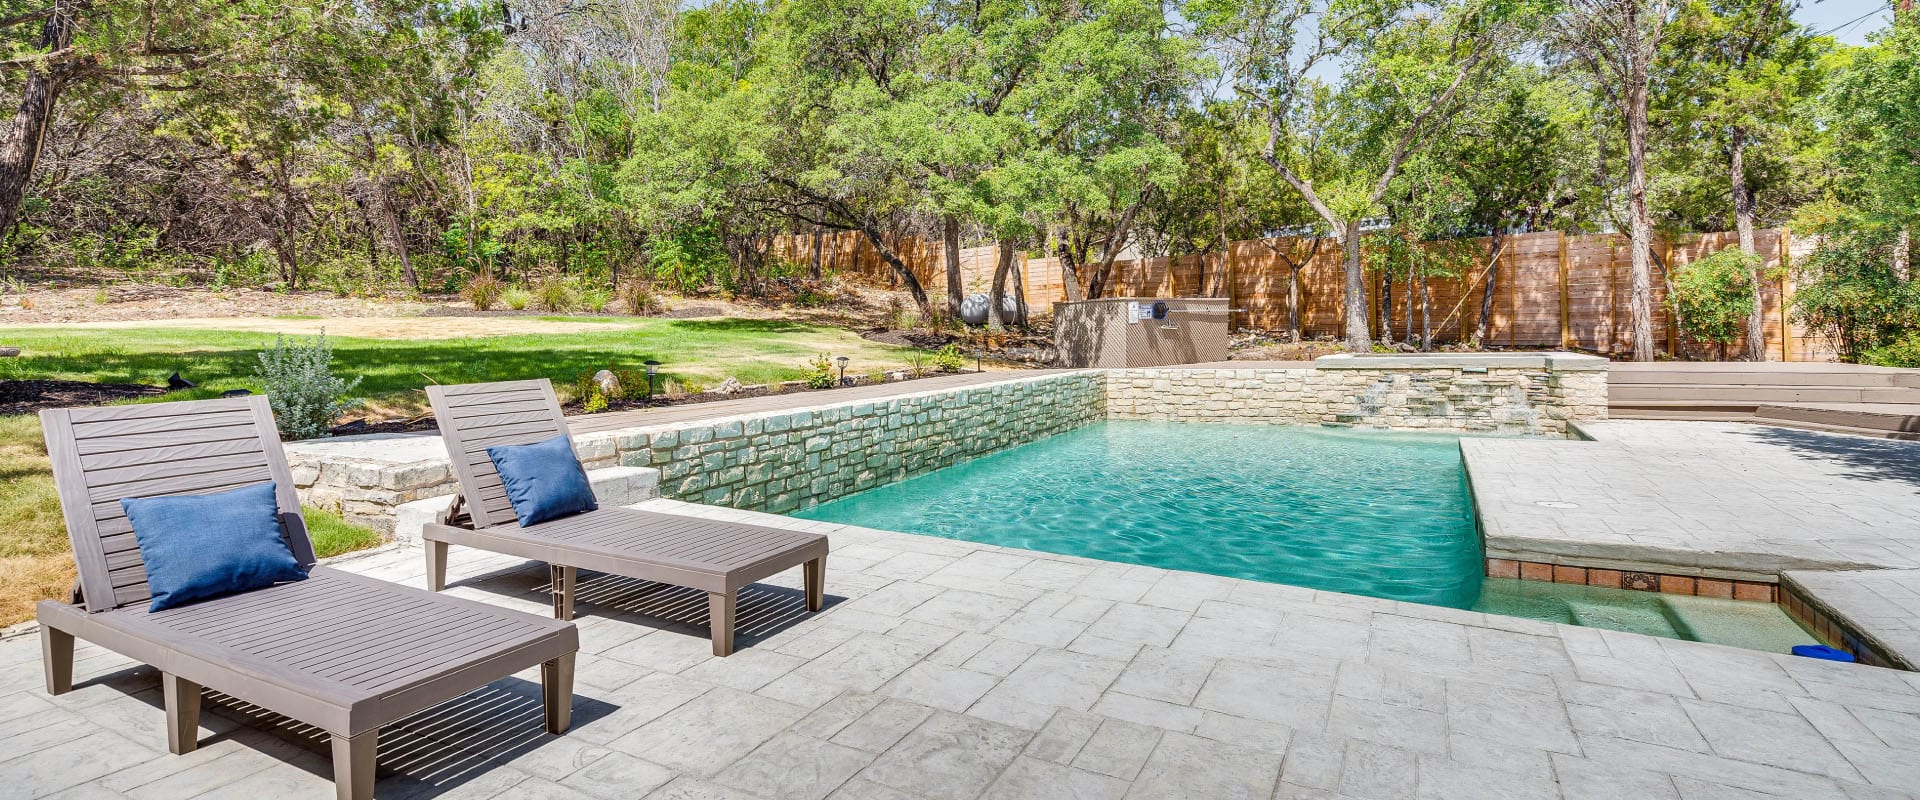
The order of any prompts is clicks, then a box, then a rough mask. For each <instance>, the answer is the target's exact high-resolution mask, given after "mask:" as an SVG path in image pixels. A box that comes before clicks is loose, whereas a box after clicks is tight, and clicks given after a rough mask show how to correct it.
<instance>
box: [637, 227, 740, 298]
mask: <svg viewBox="0 0 1920 800" xmlns="http://www.w3.org/2000/svg"><path fill="white" fill-rule="evenodd" d="M648 264H649V267H650V268H651V269H652V271H653V277H654V279H655V280H657V281H660V282H663V283H666V284H668V285H670V286H673V287H674V288H675V289H678V290H679V291H681V292H695V291H699V290H701V289H705V288H707V287H710V286H713V287H718V286H725V285H727V284H728V282H729V273H728V270H727V255H726V249H725V245H724V244H723V243H722V242H721V241H720V236H719V235H718V234H717V233H716V232H715V230H714V229H713V227H711V226H695V227H686V228H679V229H676V230H674V231H672V232H670V233H668V234H667V235H666V236H662V237H659V238H657V239H655V240H654V242H653V249H652V252H651V258H650V259H649V261H648Z"/></svg>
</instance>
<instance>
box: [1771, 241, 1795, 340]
mask: <svg viewBox="0 0 1920 800" xmlns="http://www.w3.org/2000/svg"><path fill="white" fill-rule="evenodd" d="M1775 243H1776V244H1778V245H1779V246H1780V360H1781V361H1792V360H1793V323H1791V322H1788V321H1787V300H1788V299H1789V298H1791V297H1792V296H1793V272H1792V258H1793V231H1792V230H1791V229H1788V228H1781V229H1780V236H1779V237H1778V238H1777V241H1776V242H1775Z"/></svg>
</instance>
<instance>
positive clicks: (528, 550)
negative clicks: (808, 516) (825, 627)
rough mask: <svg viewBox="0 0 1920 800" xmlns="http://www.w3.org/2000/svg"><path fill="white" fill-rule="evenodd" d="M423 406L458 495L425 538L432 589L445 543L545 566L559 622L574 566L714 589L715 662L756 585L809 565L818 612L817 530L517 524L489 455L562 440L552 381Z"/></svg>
mask: <svg viewBox="0 0 1920 800" xmlns="http://www.w3.org/2000/svg"><path fill="white" fill-rule="evenodd" d="M427 399H428V400H429V401H430V402H432V403H433V415H434V418H435V420H436V421H437V422H438V423H439V425H440V435H441V436H442V437H443V438H445V440H446V443H447V454H448V455H449V456H450V457H452V459H453V469H454V473H455V474H457V475H459V476H460V492H461V493H460V495H458V496H457V497H456V498H455V503H454V506H453V507H452V508H450V509H448V512H447V514H446V516H444V517H443V518H442V521H441V523H439V524H428V525H426V526H425V527H424V528H423V529H422V531H421V538H423V539H424V540H425V541H426V550H427V585H428V588H432V589H439V588H441V587H443V586H444V585H445V583H446V577H445V576H446V569H447V545H450V544H457V545H461V546H464V547H475V548H479V549H481V550H488V551H492V552H496V553H506V554H508V555H513V556H519V557H521V558H528V559H533V560H536V561H545V562H547V563H548V565H549V566H550V569H551V572H552V578H553V611H554V616H555V617H557V618H559V619H572V618H573V595H574V584H575V582H576V575H577V572H576V571H577V570H578V569H589V570H594V571H598V572H605V573H611V574H614V575H622V576H626V577H629V578H639V579H641V580H649V581H657V582H660V583H666V584H671V585H674V586H686V587H691V588H694V589H698V590H700V591H704V592H706V593H707V610H708V617H709V620H710V624H711V626H712V635H713V654H714V655H716V656H725V655H728V654H730V653H732V652H733V619H734V607H735V600H736V598H737V597H738V593H739V591H740V589H741V587H744V586H746V585H748V584H750V583H753V582H754V581H757V580H760V579H762V578H765V577H767V576H769V575H773V574H775V573H778V572H782V571H785V570H787V569H790V568H792V567H796V566H798V567H803V570H802V571H803V573H804V581H805V584H806V595H807V610H809V611H819V610H820V606H821V601H822V599H823V595H822V592H823V591H824V588H825V582H826V569H827V537H825V536H821V535H819V534H812V533H801V532H798V531H789V530H781V529H778V528H766V527H761V526H758V525H745V524H741V523H735V522H720V521H716V520H709V519H699V518H695V517H688V516H682V515H677V514H661V513H656V512H650V511H638V510H635V509H631V508H622V507H614V506H609V507H603V508H601V509H599V510H597V511H587V512H583V513H580V514H576V515H573V516H570V517H563V518H561V519H556V520H551V521H548V522H542V523H539V524H536V525H533V526H531V527H525V528H523V527H521V526H520V524H519V521H518V518H517V517H515V516H514V513H513V505H512V504H511V503H509V502H508V501H507V494H506V489H505V487H503V486H502V485H501V483H500V477H499V475H498V474H496V473H495V471H494V467H493V460H492V459H491V458H490V457H488V455H487V448H488V447H492V446H495V445H515V444H526V443H531V442H538V441H544V440H547V439H551V438H553V437H554V436H558V435H560V434H564V433H567V423H566V420H565V419H564V418H563V417H562V416H561V414H560V402H559V400H558V399H556V398H555V397H554V394H553V384H551V383H548V382H547V381H546V380H545V379H541V380H537V381H507V382H500V383H473V384H465V385H461V386H429V387H427ZM463 504H464V509H465V515H464V516H465V519H463V518H462V508H463Z"/></svg>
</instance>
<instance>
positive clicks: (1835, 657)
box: [1793, 644, 1853, 662]
mask: <svg viewBox="0 0 1920 800" xmlns="http://www.w3.org/2000/svg"><path fill="white" fill-rule="evenodd" d="M1793 654H1794V655H1796V656H1805V657H1807V658H1817V659H1820V660H1822V661H1849V662H1850V661H1853V654H1852V653H1849V652H1847V651H1845V650H1841V649H1840V648H1837V647H1828V646H1826V645H1824V644H1796V645H1794V646H1793Z"/></svg>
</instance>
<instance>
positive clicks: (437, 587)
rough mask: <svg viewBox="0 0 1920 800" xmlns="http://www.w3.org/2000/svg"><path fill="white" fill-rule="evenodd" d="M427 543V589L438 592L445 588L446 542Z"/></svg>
mask: <svg viewBox="0 0 1920 800" xmlns="http://www.w3.org/2000/svg"><path fill="white" fill-rule="evenodd" d="M425 544H426V545H427V591H429V592H438V591H441V590H443V589H445V588H447V543H446V542H435V541H428V542H426V543H425Z"/></svg>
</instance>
